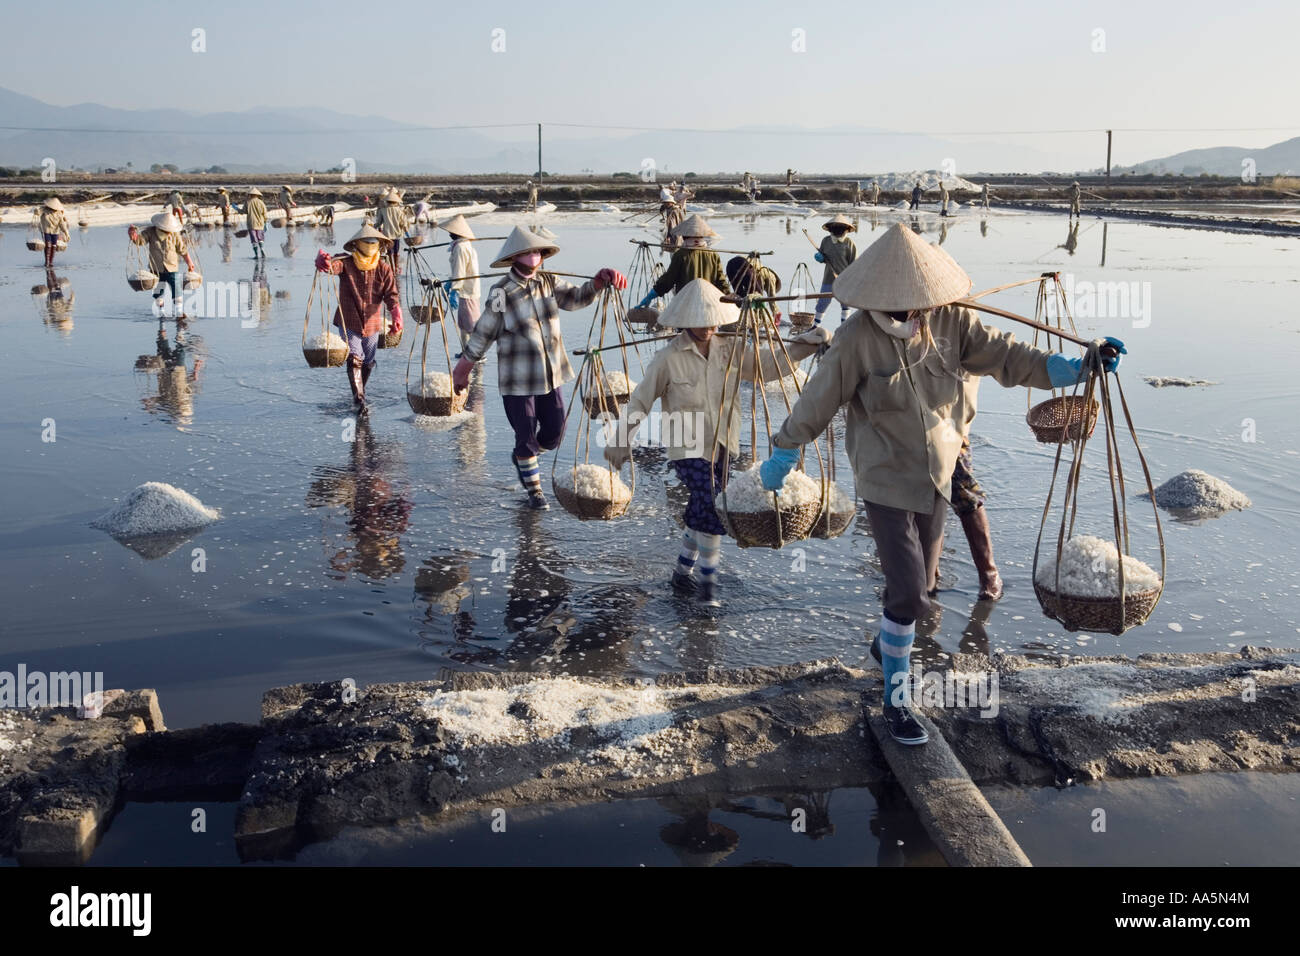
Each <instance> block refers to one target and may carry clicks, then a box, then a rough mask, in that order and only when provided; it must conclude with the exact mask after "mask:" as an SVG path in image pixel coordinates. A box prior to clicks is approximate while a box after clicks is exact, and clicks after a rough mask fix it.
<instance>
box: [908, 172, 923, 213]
mask: <svg viewBox="0 0 1300 956" xmlns="http://www.w3.org/2000/svg"><path fill="white" fill-rule="evenodd" d="M907 208H908V209H920V208H921V180H919V179H918V180H917V181H916V185H915V186H913V187H912V205H910V206H908V207H907Z"/></svg>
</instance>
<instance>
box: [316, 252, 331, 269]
mask: <svg viewBox="0 0 1300 956" xmlns="http://www.w3.org/2000/svg"><path fill="white" fill-rule="evenodd" d="M316 271H317V272H329V271H330V254H329V253H328V252H326V251H325V250H324V249H320V250H318V251H317V252H316Z"/></svg>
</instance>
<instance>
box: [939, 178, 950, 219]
mask: <svg viewBox="0 0 1300 956" xmlns="http://www.w3.org/2000/svg"><path fill="white" fill-rule="evenodd" d="M939 215H941V216H946V215H948V184H947V183H946V182H944V181H943V180H942V179H940V180H939Z"/></svg>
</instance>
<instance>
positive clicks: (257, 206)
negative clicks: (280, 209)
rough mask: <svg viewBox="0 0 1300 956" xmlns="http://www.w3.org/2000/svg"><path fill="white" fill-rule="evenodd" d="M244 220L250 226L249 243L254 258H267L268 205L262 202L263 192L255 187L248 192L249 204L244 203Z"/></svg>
mask: <svg viewBox="0 0 1300 956" xmlns="http://www.w3.org/2000/svg"><path fill="white" fill-rule="evenodd" d="M244 219H245V221H246V222H247V224H248V242H249V244H250V245H251V246H252V247H253V258H254V259H257V258H262V259H265V258H266V249H265V248H263V246H262V243H264V242H266V203H265V202H263V201H262V190H260V189H258V188H257V187H256V186H254V187H253V188H252V189H250V190H249V191H248V202H246V203H244Z"/></svg>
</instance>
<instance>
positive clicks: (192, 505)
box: [91, 481, 221, 537]
mask: <svg viewBox="0 0 1300 956" xmlns="http://www.w3.org/2000/svg"><path fill="white" fill-rule="evenodd" d="M220 517H221V512H220V511H218V510H217V509H215V508H209V507H208V506H207V505H205V504H204V503H203V502H201V501H199V499H198V498H195V497H194V496H193V495H192V494H190V493H189V492H187V491H182V490H181V489H180V488H176V487H174V486H172V485H169V484H165V483H164V482H161V481H146V482H145V483H144V484H143V485H140V486H139V487H138V488H136V489H135V490H134V491H132V492H131V493H130V494H129V495H127V496H126V498H125V499H124V500H123V501H122V502H121V503H120V504H119V505H118V506H117V507H116V508H114V509H113V510H112V511H109V512H108V513H106V514H104V515H102V516H101V517H99V518H97V519H96V520H95V521H93V522H91V527H93V528H100V529H102V530H104V531H107V532H108V533H109V534H111V535H116V536H118V537H132V536H134V535H141V534H165V533H168V532H172V531H190V530H193V529H195V528H202V527H204V526H205V525H209V524H211V523H212V522H214V521H216V520H217V519H218V518H220Z"/></svg>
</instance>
